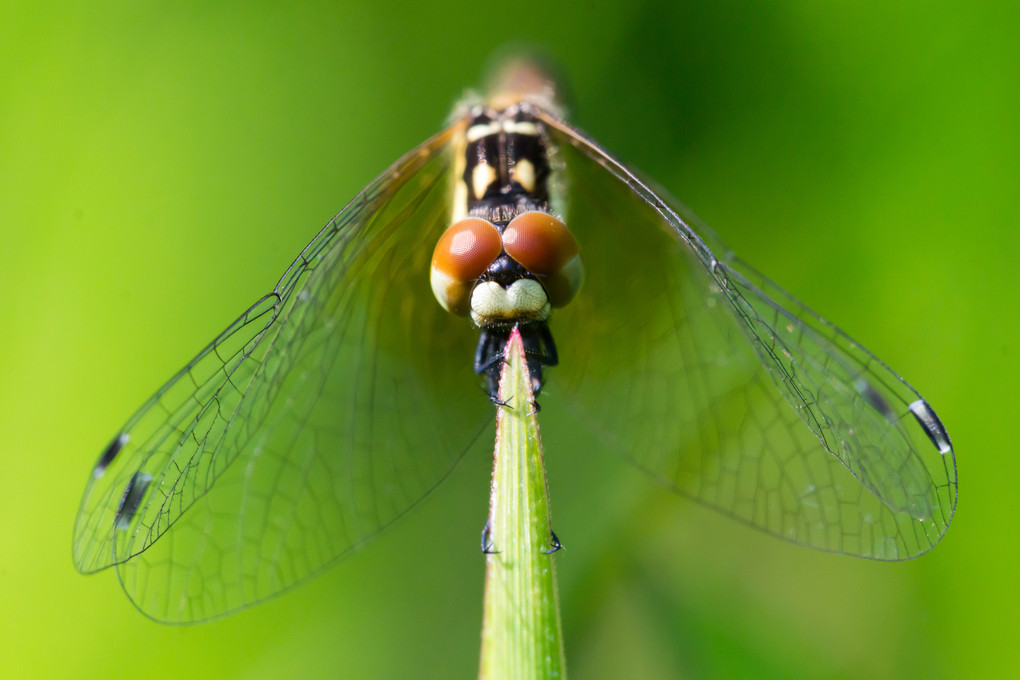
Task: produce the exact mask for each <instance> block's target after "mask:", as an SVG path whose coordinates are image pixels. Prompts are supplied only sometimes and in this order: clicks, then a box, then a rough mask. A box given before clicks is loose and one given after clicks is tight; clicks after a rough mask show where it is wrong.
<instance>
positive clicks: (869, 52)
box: [0, 1, 1020, 680]
mask: <svg viewBox="0 0 1020 680" xmlns="http://www.w3.org/2000/svg"><path fill="white" fill-rule="evenodd" d="M861 5H862V3H857V2H830V3H816V2H807V1H804V2H779V3H768V4H765V3H750V2H748V3H743V2H720V3H697V2H690V3H688V2H666V1H661V2H647V3H643V2H626V3H623V2H620V3H612V4H604V3H599V2H584V3H571V2H556V3H543V4H542V5H538V4H525V5H513V4H508V3H488V4H485V5H482V4H479V3H439V2H436V3H407V4H406V5H404V4H401V5H399V6H398V5H396V4H391V3H371V4H370V3H345V4H336V5H332V4H329V5H327V4H319V5H306V6H302V7H300V8H299V7H290V6H288V7H286V8H284V7H283V6H282V5H281V6H279V7H275V8H268V9H253V8H252V7H251V6H250V5H249V4H248V3H205V2H179V3H123V4H109V3H95V4H92V3H89V4H86V3H82V4H78V3H75V4H67V5H52V4H48V3H9V2H5V3H3V4H2V5H0V235H2V239H0V294H2V300H0V334H2V335H0V337H2V345H0V433H2V435H3V445H2V453H0V455H2V461H3V466H2V472H0V676H4V677H111V678H122V677H124V678H126V677H132V678H150V677H151V678H167V677H187V678H193V679H196V680H197V679H198V678H203V677H214V678H227V677H238V678H260V677H265V678H277V677H305V678H314V677H359V678H360V677H370V678H375V677H378V678H391V677H392V678H396V677H415V678H419V677H427V678H435V677H449V678H455V677H472V676H474V675H475V674H476V672H477V670H476V669H477V659H478V648H479V623H480V619H481V595H482V578H483V560H482V559H481V557H480V556H479V554H478V549H477V540H478V532H479V530H480V528H481V525H482V522H483V521H484V517H485V512H486V503H487V493H488V473H489V469H490V466H491V461H489V460H466V461H465V462H464V463H462V464H461V466H460V467H459V468H458V469H457V470H456V471H455V473H454V474H453V475H452V477H451V478H450V479H449V480H448V481H447V482H446V483H445V484H444V485H443V486H442V487H440V489H439V491H438V492H437V493H436V494H434V495H433V496H432V497H431V499H430V500H428V501H427V502H426V503H424V504H423V505H422V506H421V507H420V508H419V509H418V510H417V511H416V512H415V513H413V514H412V515H411V516H409V517H407V518H406V519H405V520H403V521H401V522H400V523H398V524H397V525H396V526H395V527H394V528H392V529H391V530H389V531H388V532H386V533H385V534H384V535H383V536H382V537H381V538H380V539H378V540H377V541H375V542H374V543H373V544H372V545H371V546H370V548H369V549H367V550H365V551H363V552H361V553H359V554H356V555H355V556H353V557H352V558H350V559H348V560H346V561H345V562H343V563H342V564H341V565H340V566H339V567H338V568H335V569H333V570H331V571H330V572H328V573H327V574H326V575H325V576H323V577H321V578H318V579H316V580H314V581H313V582H311V583H309V584H308V585H306V586H304V587H302V588H301V589H299V590H297V591H295V592H294V593H291V594H289V595H287V596H284V597H281V598H278V599H276V600H274V601H272V602H270V603H268V604H266V605H263V606H261V607H257V608H254V609H251V610H248V611H246V612H243V613H241V614H239V615H236V616H233V617H230V618H227V619H225V620H222V621H219V622H215V623H212V624H208V625H202V626H197V627H187V628H171V627H164V626H160V625H157V624H154V623H152V622H150V621H149V620H147V619H146V618H144V617H143V616H142V615H140V614H139V613H137V612H136V611H135V610H134V609H133V608H132V606H131V605H130V604H129V602H128V601H127V599H126V598H125V597H124V596H123V595H122V593H121V592H120V589H119V587H118V585H117V582H116V578H115V576H114V574H112V573H103V574H102V575H99V576H93V577H89V578H86V577H83V576H79V575H78V574H77V573H76V572H75V571H74V569H73V567H72V566H71V560H70V538H71V525H72V521H73V519H74V515H75V511H76V509H77V504H78V501H79V497H80V493H81V491H82V488H83V487H84V483H85V480H86V476H87V474H88V472H89V469H90V466H91V465H92V463H93V462H94V460H95V457H96V456H97V455H98V453H99V451H100V450H101V449H102V447H103V446H105V445H106V443H107V442H108V441H109V439H110V437H111V435H112V434H113V433H114V432H115V431H116V430H117V428H118V427H119V426H120V425H121V424H122V422H123V421H124V420H125V419H126V417H127V416H128V415H129V414H130V413H132V412H133V410H134V409H135V407H137V406H138V405H139V404H140V403H141V402H142V401H143V400H144V399H145V398H146V397H148V396H149V394H150V393H151V392H152V391H153V390H154V389H155V388H156V387H157V386H158V385H160V384H161V383H162V381H163V380H164V379H165V378H167V377H168V376H169V375H171V374H172V373H173V372H174V371H175V370H176V369H177V368H179V366H180V365H182V364H183V363H184V362H185V361H187V360H188V359H190V358H191V356H192V355H193V354H194V353H195V352H196V351H197V350H198V349H199V348H200V347H201V346H202V345H203V344H204V343H205V342H207V341H208V340H209V339H210V338H212V337H213V336H214V335H215V334H216V333H218V332H219V331H220V330H221V329H222V328H223V327H224V326H225V325H226V324H227V323H228V322H230V321H231V320H233V319H234V318H235V316H236V314H237V313H238V312H240V311H241V310H243V309H244V308H245V307H247V305H248V304H249V303H250V302H252V301H253V300H254V299H255V298H256V297H257V296H258V295H260V294H262V293H263V292H265V291H267V290H268V289H269V288H270V287H271V286H272V285H273V283H274V282H275V281H276V279H277V278H278V277H279V275H280V274H281V273H282V272H283V270H284V268H285V267H286V266H287V265H288V264H289V263H290V261H291V259H292V258H293V257H294V255H296V254H297V253H298V252H299V251H300V249H301V248H302V247H303V246H304V245H305V243H306V242H307V241H308V240H309V239H310V238H311V237H312V236H313V235H314V234H315V233H316V231H317V230H318V229H319V227H320V226H321V225H322V224H323V223H324V222H325V221H326V220H327V219H328V218H329V217H331V216H332V215H333V214H334V212H335V211H336V210H337V209H339V208H340V207H341V206H342V205H343V204H344V203H345V202H346V201H347V200H348V199H350V198H351V197H352V196H353V195H354V194H355V193H356V192H357V191H358V190H359V189H361V188H362V187H363V186H364V185H365V184H366V183H368V182H369V181H370V180H371V179H372V178H373V177H375V175H376V174H377V173H379V172H381V171H382V170H383V169H384V168H385V167H386V166H387V165H388V164H389V163H390V162H392V161H393V160H395V159H396V158H397V157H399V156H400V155H401V154H402V153H403V152H405V151H407V150H408V149H410V148H412V147H413V146H414V145H415V144H417V143H418V142H420V141H421V140H423V139H425V138H426V137H427V136H429V135H430V134H431V133H433V132H434V131H436V130H438V129H439V128H440V127H441V126H442V124H443V121H444V118H445V116H446V115H447V113H448V111H449V108H450V106H451V105H452V104H453V103H454V102H455V101H456V99H457V98H458V97H459V96H460V94H461V93H462V91H463V89H464V88H465V87H470V86H474V85H476V84H478V82H479V79H480V77H481V74H482V71H483V66H484V63H485V60H486V57H487V56H488V55H489V54H490V53H491V51H492V50H493V48H495V47H497V46H499V45H502V44H504V43H506V42H512V41H525V42H528V43H532V44H535V45H539V46H543V47H544V48H546V50H547V51H548V52H550V53H551V54H552V55H554V56H555V57H556V58H558V59H559V60H560V61H561V62H562V64H563V67H564V71H565V72H566V73H567V74H569V76H570V77H571V83H572V88H573V94H574V99H575V104H576V105H575V107H574V112H573V116H572V118H573V120H574V122H575V123H576V124H578V125H580V126H581V127H583V128H585V129H586V130H588V131H589V132H590V133H591V134H592V135H593V136H594V137H595V138H596V139H598V140H600V141H601V142H602V143H603V144H604V145H605V146H606V147H608V148H609V149H611V150H613V151H614V152H615V153H616V154H618V155H619V156H620V157H621V158H622V159H624V160H626V161H628V162H630V163H632V164H633V165H635V166H637V167H639V168H642V169H643V170H644V171H645V172H646V173H647V174H649V175H651V176H652V177H654V178H656V179H657V180H658V181H659V182H660V183H662V184H664V185H665V186H667V187H669V188H670V189H671V190H672V191H673V193H675V194H676V195H677V196H679V197H680V198H681V199H683V200H684V201H685V202H687V203H688V204H689V205H690V206H691V207H692V208H693V209H694V210H695V211H696V212H698V213H699V214H700V215H701V216H702V217H703V218H704V219H705V220H706V221H707V222H708V223H709V224H712V225H713V226H714V227H715V229H716V230H717V231H718V232H720V233H721V234H722V235H723V236H724V237H725V238H726V239H727V240H728V242H729V243H730V245H731V246H732V247H733V248H734V249H735V250H736V251H737V252H738V253H741V254H743V255H744V256H745V257H746V258H747V259H749V260H750V261H751V262H753V263H754V264H755V265H756V266H757V267H758V268H760V269H762V270H763V271H765V272H767V273H769V274H771V275H772V277H773V278H775V279H776V280H777V281H779V283H781V284H782V285H784V286H785V287H786V288H788V289H790V290H792V291H793V292H794V293H795V294H796V295H798V296H800V297H801V298H802V299H804V300H805V302H807V303H808V304H809V305H811V306H813V307H814V308H816V309H819V310H823V312H824V314H825V316H826V317H828V318H830V319H833V320H834V321H836V322H837V323H838V324H839V325H840V326H841V327H843V328H844V329H845V330H847V331H848V332H849V333H850V334H851V335H853V336H854V337H855V338H857V339H858V340H860V341H861V342H862V343H863V344H864V345H865V346H867V347H868V348H870V349H871V350H873V351H874V352H875V353H876V354H878V356H880V357H882V358H883V359H884V360H885V361H887V362H888V363H889V364H890V365H891V366H893V367H894V368H895V369H896V370H897V371H899V372H901V373H902V374H903V375H904V376H906V377H907V379H908V380H909V381H910V382H911V383H913V385H914V386H915V387H916V388H917V389H918V390H919V391H920V392H921V393H922V394H924V395H925V397H927V398H928V399H929V401H931V403H932V404H933V405H934V406H935V408H936V409H937V410H938V412H939V414H940V415H941V416H942V419H943V421H944V422H945V425H946V427H947V429H948V430H949V432H950V434H951V436H952V438H953V442H954V444H955V447H956V450H957V454H958V463H959V471H960V472H959V477H960V489H961V494H960V506H959V511H958V513H957V516H956V519H955V521H954V523H953V526H952V527H951V529H950V531H949V533H948V535H947V537H946V538H945V540H944V541H943V543H942V544H941V545H939V546H938V547H937V548H936V549H935V550H934V551H933V552H932V553H930V554H929V555H926V556H924V557H922V558H921V559H918V560H915V561H912V562H908V563H896V564H885V563H875V562H869V561H864V560H857V559H852V558H848V557H839V556H833V555H827V554H821V553H816V552H813V551H811V550H808V549H805V548H799V547H797V546H792V545H788V544H786V543H783V542H781V541H778V540H775V539H772V538H769V537H767V536H765V535H762V534H759V533H757V532H755V531H753V530H750V529H747V528H744V527H742V526H738V525H737V524H736V523H733V522H731V521H728V520H726V519H724V518H722V517H719V516H716V515H715V514H714V513H712V512H710V511H708V510H705V509H703V508H701V507H698V506H696V505H695V504H693V503H691V502H688V501H686V500H684V499H681V498H677V497H674V496H671V495H669V494H667V493H666V492H664V491H662V490H660V489H659V488H657V487H654V486H653V485H651V484H650V483H648V482H647V481H646V480H645V479H644V477H642V476H641V475H640V474H639V473H636V472H634V471H633V470H632V468H630V467H629V466H628V465H626V464H625V463H623V462H621V461H619V460H615V459H614V460H604V459H602V458H601V457H600V458H588V457H586V456H585V452H584V451H581V450H573V449H572V448H571V447H569V446H566V445H564V444H562V442H565V441H567V437H566V436H565V435H564V434H563V433H559V434H558V433H557V432H556V424H555V422H552V421H551V420H550V418H546V419H545V420H544V421H543V427H544V428H545V431H546V435H547V440H549V441H547V451H546V458H547V461H548V464H549V467H550V484H551V490H552V503H553V509H554V512H555V523H556V530H557V533H558V534H559V535H560V537H561V538H563V540H564V543H565V544H566V545H567V550H566V551H565V552H563V553H561V554H560V555H558V556H557V563H558V569H559V577H560V591H561V600H562V603H563V616H564V620H563V624H564V629H565V635H566V640H567V649H568V667H569V670H570V673H571V674H572V675H573V677H575V678H617V677H641V678H668V677H715V678H721V677H819V678H907V677H918V678H920V677H924V678H936V677H946V678H949V677H978V678H992V677H1007V676H1010V675H1012V674H1014V673H1015V672H1016V668H1017V667H1018V666H1020V651H1018V649H1020V648H1018V646H1017V644H1016V641H1017V638H1018V633H1020V625H1018V623H1017V614H1016V612H1017V610H1018V609H1020V587H1018V584H1017V564H1018V558H1020V547H1018V541H1017V539H1016V537H1015V532H1014V530H1013V527H1014V526H1015V524H1016V520H1015V518H1014V517H1013V515H1011V514H1010V513H1011V512H1013V509H1015V507H1016V505H1017V493H1018V489H1020V478H1018V470H1020V457H1018V456H1017V455H1016V450H1015V449H1016V444H1015V440H1016V437H1015V434H1014V432H1015V418H1016V416H1015V409H1016V405H1017V391H1016V388H1015V385H1016V382H1017V377H1018V375H1020V372H1018V363H1020V362H1018V358H1017V341H1016V338H1017V337H1018V335H1020V321H1018V314H1017V312H1018V303H1017V294H1018V292H1020V286H1018V276H1017V264H1016V261H1017V257H1018V256H1020V236H1018V232H1017V226H1018V224H1020V219H1018V218H1020V201H1018V200H1017V197H1018V195H1020V162H1018V155H1020V134H1018V124H1017V111H1018V109H1020V68H1018V67H1020V41H1018V40H1017V39H1016V35H1017V33H1018V29H1020V10H1018V9H1017V6H1016V5H1015V4H1014V3H1006V2H1002V3H969V4H967V5H966V6H963V5H962V3H955V2H913V3H889V4H887V5H883V6H882V7H872V8H867V9H865V8H863V7H862V6H861ZM429 247H431V245H430V246H429ZM561 351H562V352H563V354H565V355H566V354H568V352H569V349H568V348H562V350H561ZM551 442H560V443H555V444H554V443H551Z"/></svg>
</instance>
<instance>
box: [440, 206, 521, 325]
mask: <svg viewBox="0 0 1020 680" xmlns="http://www.w3.org/2000/svg"><path fill="white" fill-rule="evenodd" d="M502 251H503V243H502V241H501V240H500V236H499V230H498V229H497V228H496V226H495V225H494V224H492V223H491V222H487V221H486V220H483V219H481V218H478V217H467V218H465V219H463V220H461V221H460V222H457V223H456V224H454V225H453V226H452V227H450V228H449V229H447V230H446V232H445V233H444V234H443V235H442V236H441V237H440V238H439V243H437V244H436V249H435V251H434V252H433V253H432V273H431V275H430V277H429V278H430V280H431V282H432V292H433V293H434V294H435V296H436V299H437V300H439V304H441V305H442V306H443V308H444V309H446V310H447V311H448V312H452V313H454V314H459V315H461V316H467V314H468V312H469V311H470V308H471V305H470V302H471V289H472V288H473V287H474V285H475V281H476V279H478V277H479V276H481V275H482V274H484V273H485V270H486V269H488V268H489V265H490V264H492V263H493V261H495V259H496V258H497V257H499V254H500V253H501V252H502Z"/></svg>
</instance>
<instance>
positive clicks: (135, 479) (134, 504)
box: [114, 470, 152, 529]
mask: <svg viewBox="0 0 1020 680" xmlns="http://www.w3.org/2000/svg"><path fill="white" fill-rule="evenodd" d="M151 483H152V475H150V474H149V473H148V472H142V471H141V470H139V471H138V472H136V473H135V474H134V475H133V476H132V477H131V481H130V482H128V484H127V486H126V487H125V488H124V495H123V496H121V497H120V505H118V506H117V517H116V519H115V520H114V523H115V525H116V526H117V528H118V529H127V528H128V527H129V526H131V520H133V519H134V517H135V513H136V512H138V506H139V505H141V504H142V498H144V497H145V491H146V490H147V489H148V488H149V484H151Z"/></svg>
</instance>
